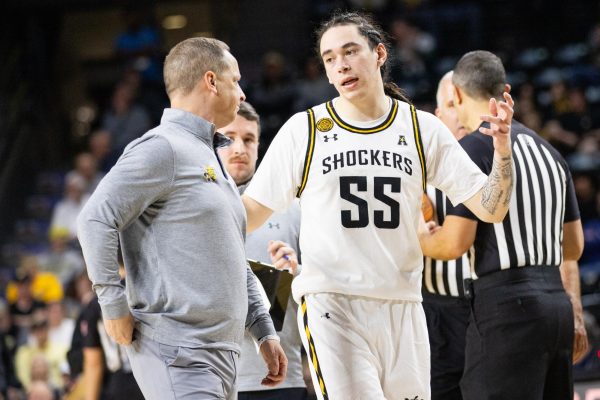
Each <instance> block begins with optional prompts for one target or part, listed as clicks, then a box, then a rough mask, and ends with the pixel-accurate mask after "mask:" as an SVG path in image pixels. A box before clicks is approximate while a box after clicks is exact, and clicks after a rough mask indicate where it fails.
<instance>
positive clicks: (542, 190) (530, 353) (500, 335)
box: [421, 51, 587, 400]
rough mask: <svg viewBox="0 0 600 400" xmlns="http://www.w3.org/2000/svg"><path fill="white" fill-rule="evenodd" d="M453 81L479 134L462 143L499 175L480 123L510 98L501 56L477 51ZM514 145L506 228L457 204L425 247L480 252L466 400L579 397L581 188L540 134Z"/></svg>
mask: <svg viewBox="0 0 600 400" xmlns="http://www.w3.org/2000/svg"><path fill="white" fill-rule="evenodd" d="M452 81H453V84H454V86H455V89H454V106H455V107H456V109H457V113H458V118H459V121H460V122H461V123H462V124H463V125H464V126H465V127H466V128H467V129H468V130H470V131H473V132H472V133H471V134H469V135H467V136H465V137H464V138H463V139H461V140H460V143H461V145H462V146H463V148H464V149H465V151H466V152H467V153H468V154H469V156H470V157H471V158H472V159H473V161H474V162H475V163H476V164H477V165H478V166H479V167H480V168H481V170H482V171H483V172H489V171H491V168H492V163H493V139H492V138H491V137H489V136H486V135H483V134H482V133H481V132H480V130H481V129H482V128H486V127H487V125H485V124H483V126H482V124H480V122H481V121H480V119H479V117H480V115H482V110H484V111H486V110H487V109H488V107H489V106H490V103H489V102H488V99H489V98H490V97H495V98H501V97H502V93H503V91H504V89H505V82H506V76H505V72H504V67H503V66H502V63H501V61H500V59H499V58H498V57H496V56H495V55H493V54H492V53H489V52H486V51H475V52H471V53H468V54H466V55H464V56H463V57H462V58H461V59H460V61H459V62H458V64H457V65H456V67H455V69H454V75H453V78H452ZM511 139H512V143H513V146H512V148H513V154H514V157H513V159H514V167H513V169H512V170H506V171H502V173H503V174H514V176H515V182H516V183H515V187H514V192H513V193H512V196H509V199H510V200H509V214H508V215H507V216H506V218H505V219H504V221H503V222H502V223H497V224H489V223H484V222H482V221H479V220H478V219H477V218H476V217H475V216H474V215H473V214H472V213H470V212H469V210H468V209H466V208H465V207H463V206H461V205H458V206H457V207H453V206H452V204H450V203H448V204H447V208H446V213H447V216H446V218H445V220H444V224H443V226H442V227H441V228H435V229H432V230H430V231H423V232H421V245H422V248H423V252H424V254H425V255H427V256H430V257H433V258H436V259H442V260H444V259H446V260H449V259H454V258H456V257H459V256H460V255H462V254H463V253H464V252H465V251H467V250H468V249H470V248H471V250H472V257H471V261H472V277H473V284H472V293H473V298H472V301H471V308H472V313H471V318H470V321H469V327H468V330H467V339H466V350H465V355H466V356H465V357H466V360H465V372H464V375H463V378H462V381H461V390H462V394H463V398H464V399H465V400H485V399H511V400H518V399H523V400H542V399H544V400H552V399H557V400H558V399H568V398H573V380H572V373H571V362H572V359H573V358H578V357H580V356H581V355H582V353H583V352H585V350H586V346H587V339H586V338H585V330H584V328H583V327H582V326H576V327H574V323H573V321H574V311H575V313H576V314H580V313H581V307H580V301H579V296H578V293H577V291H578V274H577V270H576V268H577V264H576V262H575V261H576V260H577V259H578V258H579V256H580V255H581V252H582V249H583V232H582V229H581V221H580V218H579V210H578V208H577V201H576V199H575V192H574V189H573V182H572V179H571V175H570V172H569V169H568V166H567V164H566V162H565V161H564V159H563V158H562V157H561V155H560V154H559V153H558V152H557V151H556V150H555V149H554V148H552V147H551V146H550V145H549V144H548V143H547V142H546V141H545V140H543V139H542V138H540V137H539V136H538V135H537V134H536V133H535V132H533V131H531V130H530V129H528V128H527V127H525V126H523V125H522V124H520V123H518V122H517V121H513V123H512V128H511ZM491 179H493V177H492V178H491ZM500 197H502V198H505V196H503V194H500V196H499V198H498V199H497V201H501V200H500ZM563 259H564V260H565V262H564V263H563ZM561 264H563V265H562V267H561V268H562V269H564V270H565V271H564V272H565V273H564V274H563V275H564V287H565V288H566V289H567V290H568V292H569V295H570V297H571V301H569V296H568V295H567V294H566V293H565V290H564V288H563V282H562V281H561V271H560V269H559V267H560V266H561ZM575 317H578V316H577V315H575ZM579 317H580V315H579ZM574 328H576V329H575V334H574ZM574 340H575V341H574ZM573 343H575V347H573Z"/></svg>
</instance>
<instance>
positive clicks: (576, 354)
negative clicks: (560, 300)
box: [571, 298, 589, 364]
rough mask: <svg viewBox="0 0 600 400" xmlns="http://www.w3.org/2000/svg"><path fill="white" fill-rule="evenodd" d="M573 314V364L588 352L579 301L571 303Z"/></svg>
mask: <svg viewBox="0 0 600 400" xmlns="http://www.w3.org/2000/svg"><path fill="white" fill-rule="evenodd" d="M571 303H572V304H573V314H574V316H575V321H574V322H575V337H574V338H573V364H575V363H576V362H578V361H580V360H581V359H582V358H583V357H584V356H585V355H586V354H587V352H588V350H589V342H588V337H587V331H586V330H585V323H584V321H583V308H582V306H581V302H580V301H579V300H576V301H573V299H572V298H571Z"/></svg>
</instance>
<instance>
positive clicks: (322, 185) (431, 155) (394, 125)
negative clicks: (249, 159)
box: [246, 100, 487, 301]
mask: <svg viewBox="0 0 600 400" xmlns="http://www.w3.org/2000/svg"><path fill="white" fill-rule="evenodd" d="M334 104H335V103H334V102H328V103H325V104H321V105H318V106H316V107H314V108H312V109H310V110H308V112H307V113H299V114H296V115H295V116H294V117H292V118H291V119H290V120H289V121H288V122H287V123H286V124H285V125H284V126H283V127H282V128H281V130H280V132H279V133H278V135H277V137H276V138H275V139H274V140H273V143H272V144H271V146H270V148H269V150H268V151H267V154H266V155H265V158H264V160H263V161H262V163H261V165H260V167H259V169H258V171H257V173H256V175H255V176H254V178H253V180H252V182H251V184H250V186H249V188H248V189H247V191H246V194H247V195H248V196H249V197H251V198H253V199H255V200H256V201H258V202H259V203H261V204H263V205H265V206H267V207H269V208H271V209H273V210H277V211H278V210H281V209H284V208H285V207H287V205H288V204H289V203H290V202H291V201H292V199H293V196H294V195H296V196H298V197H299V198H300V206H301V231H300V248H301V250H302V261H303V269H302V273H301V274H300V275H299V276H298V277H297V278H296V279H294V283H293V289H294V298H295V299H296V300H297V301H298V300H299V299H300V298H301V297H302V296H303V295H304V294H306V293H319V292H333V293H342V294H350V295H357V296H367V297H375V298H382V299H394V300H408V301H420V300H421V271H422V256H423V255H422V252H421V248H420V245H419V241H418V237H417V226H418V222H419V213H420V205H421V196H422V194H423V191H424V187H425V182H426V181H427V180H428V181H430V183H432V184H434V185H436V186H438V187H440V188H441V189H442V190H444V191H445V192H446V193H448V196H449V197H450V199H453V200H454V201H455V202H462V201H464V200H466V199H468V198H469V197H471V196H472V195H473V194H474V193H476V192H477V191H478V190H479V189H480V188H481V186H482V185H483V183H484V182H485V180H486V178H487V177H486V176H485V175H483V173H482V172H481V171H480V170H479V168H478V167H477V166H476V165H475V164H473V163H472V162H471V160H470V159H469V157H468V156H467V155H466V153H464V151H463V150H462V148H461V147H460V146H459V144H458V143H457V142H456V140H455V139H454V138H453V137H452V135H451V134H450V132H449V131H448V130H447V128H445V127H444V125H443V124H442V123H441V122H439V120H437V118H435V117H434V116H432V115H431V114H427V113H423V112H417V111H416V110H415V109H414V108H413V107H411V106H409V105H408V104H406V103H403V102H400V101H397V100H391V101H390V108H389V111H388V112H387V113H386V114H385V115H384V116H382V117H381V118H380V119H378V120H376V121H371V122H370V123H358V122H352V121H347V120H344V119H342V117H340V116H339V115H338V113H337V112H336V111H335V107H334ZM417 117H418V118H417Z"/></svg>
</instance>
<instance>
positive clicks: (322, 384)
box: [302, 297, 329, 400]
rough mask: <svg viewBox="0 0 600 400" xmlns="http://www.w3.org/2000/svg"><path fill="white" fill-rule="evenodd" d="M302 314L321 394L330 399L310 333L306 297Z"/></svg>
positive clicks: (325, 399)
mask: <svg viewBox="0 0 600 400" xmlns="http://www.w3.org/2000/svg"><path fill="white" fill-rule="evenodd" d="M302 316H303V320H304V332H305V333H306V338H307V339H308V347H309V353H310V354H309V355H310V360H311V362H312V364H313V367H314V368H315V373H316V375H317V379H318V381H319V388H321V394H322V395H323V399H324V400H328V399H329V395H328V394H327V388H326V387H325V380H324V379H323V373H322V372H321V368H320V367H319V360H318V359H317V350H316V349H315V343H314V342H313V339H312V335H311V334H310V329H309V328H308V313H307V312H306V298H304V297H302Z"/></svg>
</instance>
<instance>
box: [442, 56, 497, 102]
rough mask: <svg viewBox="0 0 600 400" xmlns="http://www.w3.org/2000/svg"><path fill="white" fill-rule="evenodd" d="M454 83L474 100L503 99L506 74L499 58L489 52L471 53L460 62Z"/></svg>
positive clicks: (454, 75)
mask: <svg viewBox="0 0 600 400" xmlns="http://www.w3.org/2000/svg"><path fill="white" fill-rule="evenodd" d="M452 83H453V84H454V85H456V86H458V87H460V88H461V89H462V90H464V91H465V92H466V93H467V95H469V96H470V97H473V98H474V99H478V100H481V99H486V100H487V99H489V98H490V97H495V98H502V93H504V85H505V84H506V72H505V71H504V66H503V65H502V61H501V60H500V58H498V56H496V55H495V54H493V53H490V52H489V51H485V50H476V51H471V52H469V53H467V54H465V55H464V56H462V57H461V58H460V60H458V63H457V64H456V67H454V74H453V75H452Z"/></svg>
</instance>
